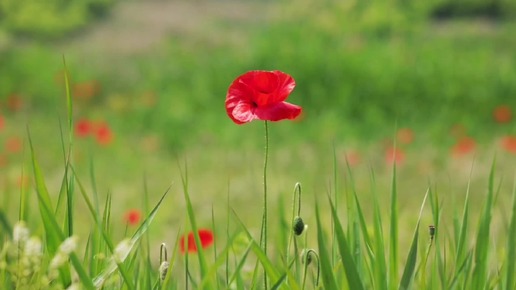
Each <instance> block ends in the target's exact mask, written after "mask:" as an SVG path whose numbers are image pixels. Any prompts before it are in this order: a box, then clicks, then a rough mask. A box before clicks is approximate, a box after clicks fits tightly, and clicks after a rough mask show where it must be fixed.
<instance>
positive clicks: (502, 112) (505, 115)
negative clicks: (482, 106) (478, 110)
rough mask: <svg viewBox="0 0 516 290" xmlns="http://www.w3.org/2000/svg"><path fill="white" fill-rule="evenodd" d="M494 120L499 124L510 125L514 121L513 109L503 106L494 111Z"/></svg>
mask: <svg viewBox="0 0 516 290" xmlns="http://www.w3.org/2000/svg"><path fill="white" fill-rule="evenodd" d="M493 118H494V120H495V121H496V122H497V123H501V124H503V123H509V122H510V121H511V119H512V111H511V108H510V107H509V106H507V105H501V106H498V107H496V108H495V109H494V110H493Z"/></svg>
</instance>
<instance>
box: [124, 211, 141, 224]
mask: <svg viewBox="0 0 516 290" xmlns="http://www.w3.org/2000/svg"><path fill="white" fill-rule="evenodd" d="M124 218H125V221H126V222H127V224H128V225H130V226H135V225H137V224H138V223H140V220H141V218H142V214H141V212H140V211H139V210H137V209H131V210H128V211H127V212H126V213H125V216H124Z"/></svg>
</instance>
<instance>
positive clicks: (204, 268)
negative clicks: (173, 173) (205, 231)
mask: <svg viewBox="0 0 516 290" xmlns="http://www.w3.org/2000/svg"><path fill="white" fill-rule="evenodd" d="M180 173H181V180H182V183H183V195H184V198H185V201H186V211H187V213H188V218H189V220H190V225H191V227H192V231H193V232H194V235H193V236H194V241H195V245H196V246H197V249H198V252H197V258H198V260H199V266H200V271H201V273H200V274H201V278H206V277H207V276H206V275H207V274H208V271H209V269H208V262H207V261H206V256H205V253H204V251H203V247H202V244H201V240H200V237H199V235H198V234H197V233H198V227H197V221H196V219H195V212H194V209H193V206H192V202H191V200H190V194H189V191H188V168H187V166H186V164H185V169H184V172H183V171H182V170H181V169H180ZM214 285H215V284H214V283H213V281H212V277H210V280H209V281H208V282H207V283H206V288H207V289H215V286H214Z"/></svg>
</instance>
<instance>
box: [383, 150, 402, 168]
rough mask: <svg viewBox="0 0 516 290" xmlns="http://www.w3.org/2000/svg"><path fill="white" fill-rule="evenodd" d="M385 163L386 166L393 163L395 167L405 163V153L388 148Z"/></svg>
mask: <svg viewBox="0 0 516 290" xmlns="http://www.w3.org/2000/svg"><path fill="white" fill-rule="evenodd" d="M385 161H386V162H387V164H393V163H394V162H395V163H396V165H399V164H401V163H402V162H403V161H405V152H403V151H402V150H401V149H399V148H393V147H391V148H388V149H387V151H386V152H385Z"/></svg>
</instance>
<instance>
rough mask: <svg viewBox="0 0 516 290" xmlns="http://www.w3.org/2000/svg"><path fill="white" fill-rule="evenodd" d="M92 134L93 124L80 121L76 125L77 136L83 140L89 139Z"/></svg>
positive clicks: (84, 120) (83, 120)
mask: <svg viewBox="0 0 516 290" xmlns="http://www.w3.org/2000/svg"><path fill="white" fill-rule="evenodd" d="M92 132H93V124H92V123H91V122H90V121H88V120H86V119H82V120H79V121H78V122H77V123H76V124H75V134H76V135H77V136H79V137H81V138H84V137H87V136H88V135H89V134H91V133H92Z"/></svg>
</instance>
